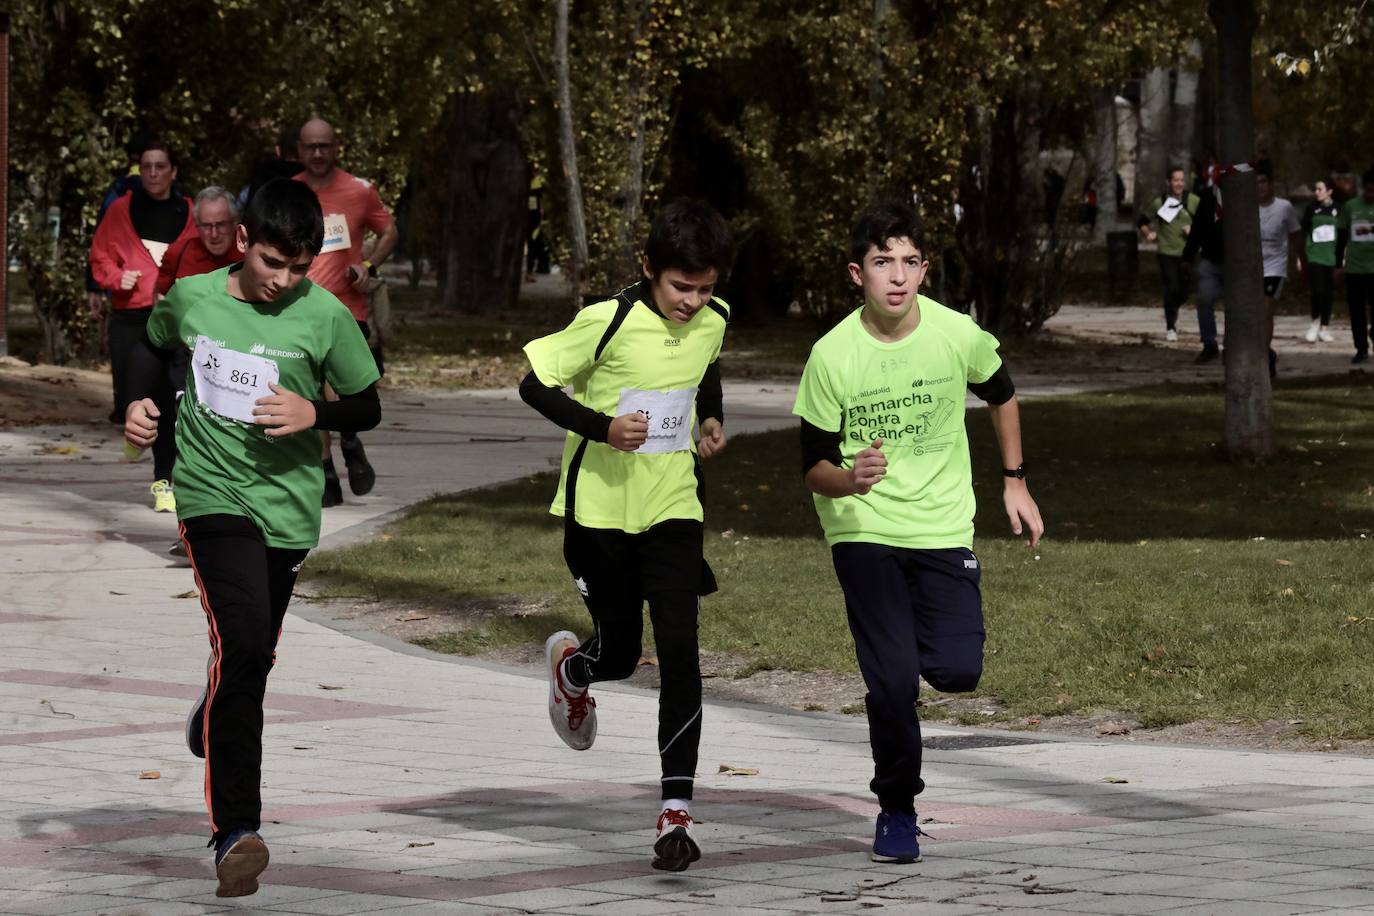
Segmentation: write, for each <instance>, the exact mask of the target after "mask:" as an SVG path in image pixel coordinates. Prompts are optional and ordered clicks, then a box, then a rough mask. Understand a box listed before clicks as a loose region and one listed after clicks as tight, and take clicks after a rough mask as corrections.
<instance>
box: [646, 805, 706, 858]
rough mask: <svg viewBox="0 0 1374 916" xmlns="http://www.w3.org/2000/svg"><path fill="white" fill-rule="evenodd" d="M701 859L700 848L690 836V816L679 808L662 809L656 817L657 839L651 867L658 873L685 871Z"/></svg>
mask: <svg viewBox="0 0 1374 916" xmlns="http://www.w3.org/2000/svg"><path fill="white" fill-rule="evenodd" d="M700 858H701V847H699V846H697V841H696V838H695V837H694V836H692V815H690V814H688V813H687V812H686V811H683V810H682V809H681V808H664V809H663V810H662V811H661V812H659V815H658V839H656V840H655V841H654V861H653V866H654V868H657V869H658V870H659V871H686V870H687V866H688V865H691V864H692V863H693V862H695V861H696V860H697V859H700Z"/></svg>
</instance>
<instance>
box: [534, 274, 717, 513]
mask: <svg viewBox="0 0 1374 916" xmlns="http://www.w3.org/2000/svg"><path fill="white" fill-rule="evenodd" d="M625 295H626V296H627V297H628V298H629V299H630V300H631V301H632V302H634V307H633V308H631V309H630V311H629V313H628V314H627V315H626V316H625V321H624V323H623V324H622V325H621V326H620V328H619V329H618V330H617V331H616V332H615V334H614V335H613V336H612V337H611V338H610V340H609V342H608V343H607V344H606V347H605V349H604V350H603V351H602V353H601V357H600V359H597V358H596V350H597V347H598V346H599V345H600V343H601V340H602V338H603V337H604V336H605V333H606V330H607V328H608V327H609V326H610V323H611V320H612V318H613V317H614V316H615V313H616V300H614V299H609V300H607V301H605V302H598V303H596V304H594V305H589V306H587V307H586V308H584V309H583V310H582V311H580V312H578V314H577V317H576V318H574V319H573V321H572V323H571V324H569V325H568V326H567V327H566V328H564V329H563V330H561V331H558V332H557V333H555V334H550V335H548V336H547V337H540V338H538V339H537V340H532V341H530V342H529V343H528V344H526V345H525V355H526V356H528V357H529V360H530V366H531V368H533V369H534V373H535V375H536V376H537V377H538V378H539V381H540V382H542V383H543V384H545V385H549V386H551V387H558V388H562V387H566V386H568V385H571V386H572V388H573V392H572V396H573V399H574V400H576V401H577V402H578V403H580V404H583V405H585V406H587V407H590V408H591V409H592V410H595V411H597V412H598V413H603V414H605V415H606V416H608V417H615V416H618V415H619V413H620V410H619V408H620V405H621V400H622V394H623V393H624V392H625V391H627V390H631V391H645V392H677V393H678V394H677V395H676V396H677V397H679V398H681V399H682V402H683V403H686V402H687V401H688V400H691V401H692V402H693V404H692V407H691V408H689V409H688V410H687V412H686V414H685V416H686V422H687V424H688V426H687V430H688V431H690V430H691V429H695V427H696V424H697V421H696V410H695V403H694V401H695V394H696V389H697V387H698V386H699V385H700V383H701V377H702V375H703V374H704V373H705V372H706V368H707V367H708V366H710V365H711V363H713V362H715V360H716V358H717V357H718V356H720V347H721V343H722V341H723V339H724V337H725V327H726V320H727V316H728V315H729V313H730V310H729V306H727V305H726V304H725V303H724V302H722V301H721V300H719V299H713V300H712V303H713V305H714V306H715V307H717V308H719V309H720V312H717V311H716V308H711V307H708V308H703V309H702V310H701V311H699V312H697V314H696V315H694V316H693V317H692V320H691V321H689V322H687V323H686V324H678V323H677V322H675V321H670V320H669V319H667V318H664V317H663V316H662V315H661V314H659V312H658V311H657V310H656V309H655V308H654V307H653V306H652V305H650V304H649V303H648V301H647V299H648V292H647V284H645V283H639V284H636V285H635V286H632V287H630V289H628V290H626V291H625ZM722 313H723V314H722ZM687 392H690V394H688V393H687ZM679 419H681V418H679V417H672V418H669V417H662V418H653V419H651V421H650V430H649V434H650V437H651V440H652V439H653V438H654V437H655V436H663V437H666V436H667V435H668V434H671V433H672V432H674V430H671V429H670V430H660V429H659V428H658V427H659V426H661V425H662V424H663V423H665V422H666V423H674V424H676V423H677V421H678V420H679ZM646 445H647V443H646ZM684 445H685V447H684V448H681V449H679V450H675V451H665V452H661V453H655V454H648V453H641V452H643V451H644V449H643V448H641V450H640V451H639V452H622V451H619V450H618V449H614V448H612V447H611V446H610V445H608V444H607V443H605V442H592V441H590V440H587V439H584V438H582V437H581V436H579V435H577V434H576V433H572V432H569V433H568V437H567V441H566V442H565V443H564V445H563V466H562V471H561V473H560V475H559V479H558V493H557V495H555V496H554V500H553V504H552V505H550V506H549V512H551V513H552V514H554V515H558V516H562V515H564V514H565V511H566V506H567V504H568V497H569V495H570V493H571V495H572V503H573V513H574V516H575V518H576V520H577V523H578V524H579V525H583V526H585V527H587V528H612V529H617V530H620V531H625V532H628V533H630V534H637V533H639V532H641V531H646V530H648V529H649V528H651V527H652V526H654V525H656V524H658V523H659V522H662V521H666V520H668V519H693V520H695V521H702V519H703V514H702V507H701V499H700V497H699V496H698V493H697V459H696V444H695V443H694V442H693V441H692V439H691V436H690V432H689V434H688V435H687V437H686V439H685V443H684Z"/></svg>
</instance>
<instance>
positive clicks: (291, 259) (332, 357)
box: [124, 179, 381, 897]
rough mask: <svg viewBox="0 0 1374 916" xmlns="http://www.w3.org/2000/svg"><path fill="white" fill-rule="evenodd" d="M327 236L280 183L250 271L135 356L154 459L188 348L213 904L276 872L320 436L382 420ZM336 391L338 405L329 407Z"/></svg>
mask: <svg viewBox="0 0 1374 916" xmlns="http://www.w3.org/2000/svg"><path fill="white" fill-rule="evenodd" d="M323 238H324V220H323V218H322V216H321V214H320V204H319V200H318V199H317V198H316V197H315V192H314V191H312V190H310V188H308V187H307V186H306V185H304V184H302V183H301V182H298V181H290V180H287V179H276V180H273V181H269V182H268V183H266V184H265V185H263V186H262V188H261V189H260V190H259V191H258V192H257V193H256V194H255V195H253V198H252V200H251V201H249V203H248V206H247V208H246V209H245V210H244V214H243V220H242V222H241V223H240V225H239V228H238V237H237V240H236V241H237V244H238V247H239V250H240V251H242V252H244V258H243V262H242V263H241V264H236V265H234V266H232V267H228V268H225V269H222V270H217V271H214V272H213V273H209V274H203V275H201V276H199V277H191V278H188V279H184V280H182V281H181V282H179V283H177V284H176V285H175V286H173V287H172V289H171V291H170V292H169V293H168V294H167V297H166V298H165V299H163V300H162V301H160V302H159V303H158V304H157V305H155V306H154V307H153V311H152V314H151V316H149V318H148V327H147V335H146V337H145V339H144V341H143V346H142V347H140V348H139V349H138V351H137V352H136V354H135V355H134V358H133V359H134V365H133V366H132V367H131V372H130V375H131V376H132V377H131V379H130V381H129V391H130V396H131V403H130V404H129V407H128V410H127V412H126V414H125V425H124V437H125V439H126V440H128V442H129V443H130V444H132V445H134V446H136V447H138V448H146V447H148V446H149V445H151V444H152V443H153V441H154V440H155V439H156V438H157V435H158V420H159V419H160V418H161V415H160V413H159V411H158V408H157V405H156V404H155V403H154V402H153V401H152V399H150V398H148V397H147V396H146V393H147V392H148V391H149V390H151V388H152V387H153V386H154V385H155V383H156V380H157V378H158V377H159V374H160V373H161V372H164V371H165V366H166V364H167V363H169V362H170V360H171V359H172V358H173V356H174V355H175V352H176V350H177V348H178V347H180V346H183V345H184V346H186V347H187V348H189V349H190V350H191V354H192V356H191V371H190V372H189V373H188V375H187V379H186V393H185V395H184V396H183V397H182V399H181V401H180V404H179V407H178V416H177V425H176V436H177V445H178V448H179V449H180V453H181V457H180V460H178V461H177V466H176V487H177V517H178V519H179V520H180V522H181V537H182V541H183V543H184V544H185V546H186V555H187V558H188V559H189V560H190V561H191V566H192V568H193V570H194V572H195V578H196V586H197V589H198V591H199V592H200V603H201V607H202V608H203V609H204V611H205V616H206V620H207V621H208V622H209V630H210V662H209V666H208V672H207V681H208V683H207V685H206V690H205V694H204V696H202V697H201V699H200V700H199V702H197V703H196V704H195V706H194V707H193V709H192V711H191V715H190V717H189V718H188V720H187V725H186V741H187V744H188V745H189V747H190V749H191V753H193V754H195V755H196V756H197V757H204V758H205V800H206V803H207V805H208V806H209V809H210V827H211V830H212V831H213V834H212V836H211V839H210V843H211V845H213V846H214V847H215V873H216V875H217V877H218V878H219V888H218V889H217V890H216V892H215V893H216V895H217V896H220V897H240V896H243V895H245V894H252V893H255V892H256V891H257V889H258V875H260V874H261V873H262V871H263V869H265V868H266V867H267V861H268V852H267V844H266V843H264V842H263V839H262V837H261V836H259V835H258V832H257V831H258V829H259V827H260V826H261V817H262V728H263V712H262V703H263V697H264V695H265V694H266V691H267V675H268V673H269V672H270V671H271V669H272V666H273V664H274V663H275V661H276V648H277V639H278V637H279V636H280V634H281V627H282V620H283V618H284V617H285V615H286V606H287V604H288V603H289V602H290V600H291V589H292V587H293V585H294V584H295V581H296V573H297V572H298V571H299V570H300V568H301V564H302V563H303V562H305V557H306V554H307V553H309V551H310V548H312V547H314V546H315V544H316V543H317V542H318V540H319V536H320V494H321V492H322V491H323V489H324V474H323V471H322V470H321V467H320V457H319V434H318V433H317V432H316V430H322V429H328V430H334V431H336V432H350V431H362V430H367V429H371V428H372V427H374V426H376V425H377V423H378V422H379V420H380V419H381V405H380V403H379V402H378V400H377V389H376V385H375V383H376V381H377V378H378V374H377V366H376V363H375V361H374V360H373V358H372V354H371V353H370V352H369V350H368V348H367V341H366V340H364V339H363V335H362V332H360V331H359V330H358V325H357V322H355V321H354V320H353V316H352V315H350V314H349V312H348V309H347V308H345V307H344V305H343V304H342V303H341V302H339V300H338V299H336V298H334V296H333V295H331V294H330V293H328V292H327V291H325V290H324V289H322V288H321V287H318V286H316V285H315V284H313V283H311V282H310V281H309V280H307V279H306V272H307V271H308V270H309V269H310V262H311V261H312V260H313V259H314V257H315V255H316V254H317V253H318V252H319V250H320V246H321V245H322V244H323ZM326 380H327V381H328V382H329V383H330V384H331V385H333V386H334V390H335V391H337V392H339V394H340V396H341V399H340V400H338V401H332V402H326V401H325V400H324V390H323V383H324V381H326Z"/></svg>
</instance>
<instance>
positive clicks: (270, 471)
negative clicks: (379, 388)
mask: <svg viewBox="0 0 1374 916" xmlns="http://www.w3.org/2000/svg"><path fill="white" fill-rule="evenodd" d="M238 266H239V265H234V266H233V267H225V268H222V269H220V270H216V271H212V272H211V273H208V274H201V275H199V276H194V277H183V278H182V279H180V280H178V281H177V282H176V284H175V285H173V286H172V289H171V291H170V292H168V293H167V298H165V299H163V300H162V301H161V302H159V303H158V304H157V305H155V306H154V307H153V312H152V314H151V315H150V316H149V318H148V339H149V340H151V341H152V342H153V343H154V344H155V345H156V346H158V347H161V348H163V349H168V350H170V349H172V348H174V347H175V346H177V345H178V344H185V345H186V347H187V348H189V349H190V350H191V352H192V353H193V354H196V353H198V352H199V353H200V354H201V355H202V359H208V358H209V357H208V356H207V355H206V354H209V353H210V352H212V351H211V350H209V349H208V348H210V347H213V348H215V349H214V351H213V353H214V357H215V358H216V359H219V360H222V361H224V362H225V364H226V365H227V364H228V361H229V360H230V359H232V358H241V357H243V356H246V357H249V358H251V359H250V360H249V361H247V362H245V365H248V364H249V363H251V364H252V365H253V366H254V367H256V366H260V365H262V364H261V363H260V362H256V361H260V360H266V361H268V362H272V363H275V364H276V366H277V372H278V373H279V377H278V382H277V384H278V385H280V386H281V387H282V388H285V389H287V390H289V391H294V392H295V393H296V394H299V395H300V396H302V397H304V398H307V399H308V400H312V401H318V400H320V399H322V398H323V397H324V393H323V389H322V381H323V380H325V379H327V380H328V381H329V384H331V385H333V386H334V390H335V391H337V392H339V393H340V394H356V393H357V392H359V391H362V390H363V389H364V388H366V387H367V386H368V385H371V384H372V383H373V382H375V381H377V379H378V377H379V376H378V375H377V364H376V362H375V361H374V360H373V358H372V354H371V353H370V352H369V351H368V349H367V341H366V340H364V339H363V335H362V332H360V331H359V330H358V323H357V321H355V320H354V318H353V316H352V315H350V314H349V312H348V309H347V308H346V307H345V306H344V305H343V303H341V302H340V301H339V300H338V299H336V298H335V297H334V296H333V295H331V294H330V293H329V292H327V291H325V290H324V289H323V288H321V287H319V286H316V285H315V284H314V283H312V282H311V281H309V280H302V281H301V282H300V283H299V284H297V285H296V286H295V287H293V288H292V289H291V290H290V291H288V292H286V293H284V294H282V296H280V297H279V298H278V299H277V300H275V301H273V302H245V301H243V300H241V299H235V298H234V297H233V296H231V295H229V292H228V289H227V288H226V285H225V284H226V283H227V281H228V278H229V271H230V270H232V269H236V268H237V267H238ZM198 344H201V345H202V346H203V347H204V348H206V349H202V350H199V351H198V350H197V345H198ZM193 362H194V359H193ZM204 368H205V367H202V369H204ZM221 406H222V405H221ZM265 430H266V427H262V426H255V425H253V424H251V423H248V422H245V421H242V420H236V419H233V418H231V417H229V416H226V415H224V414H222V413H218V412H216V410H215V409H213V408H212V407H211V406H210V404H208V403H206V398H203V397H201V396H200V395H199V394H198V393H197V368H196V367H195V366H192V368H191V371H189V372H187V373H186V393H185V395H183V396H182V398H181V403H180V405H179V407H178V409H177V433H176V436H177V449H178V451H179V452H180V454H179V455H178V457H177V464H176V470H175V471H174V472H173V482H174V483H175V485H176V494H177V517H178V518H183V519H186V518H195V517H197V516H201V515H217V514H225V515H241V516H245V517H247V518H249V519H251V520H252V522H253V524H255V525H256V526H257V527H258V530H259V531H261V532H262V535H263V540H264V541H265V542H266V543H267V546H269V547H284V548H295V549H298V548H310V547H314V546H315V545H316V544H317V543H318V542H319V539H320V495H321V494H322V493H323V491H324V472H323V470H322V468H321V465H320V436H319V433H317V432H316V431H315V430H313V429H308V430H304V431H303V432H299V433H294V434H292V435H290V436H281V437H277V438H273V437H270V436H268V435H267V434H266V432H265Z"/></svg>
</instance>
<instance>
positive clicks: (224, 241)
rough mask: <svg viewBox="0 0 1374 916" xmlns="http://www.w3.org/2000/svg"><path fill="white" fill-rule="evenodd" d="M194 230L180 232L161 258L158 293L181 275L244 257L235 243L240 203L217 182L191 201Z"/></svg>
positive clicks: (206, 270) (235, 261) (201, 271)
mask: <svg viewBox="0 0 1374 916" xmlns="http://www.w3.org/2000/svg"><path fill="white" fill-rule="evenodd" d="M191 219H192V220H194V222H195V224H196V234H195V235H188V236H183V237H182V238H181V239H179V240H178V241H177V242H176V243H175V244H174V245H172V247H171V248H168V249H167V254H166V256H165V257H163V259H162V267H161V269H160V270H159V271H158V276H157V292H158V295H159V296H165V295H167V291H168V290H169V289H171V288H172V284H173V283H175V282H176V281H178V280H180V279H181V278H182V277H194V276H197V275H199V274H208V273H209V272H210V271H212V270H219V269H220V268H221V267H228V266H229V265H230V264H237V263H238V262H239V261H242V260H243V252H241V251H239V247H238V246H237V245H235V244H234V233H236V232H237V231H238V228H239V206H238V201H236V200H235V199H234V195H232V194H230V193H229V192H228V191H226V190H224V188H221V187H220V186H219V185H213V184H212V185H210V186H209V187H207V188H205V189H204V190H203V191H201V192H200V193H199V194H197V195H196V202H195V203H194V204H192V205H191Z"/></svg>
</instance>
